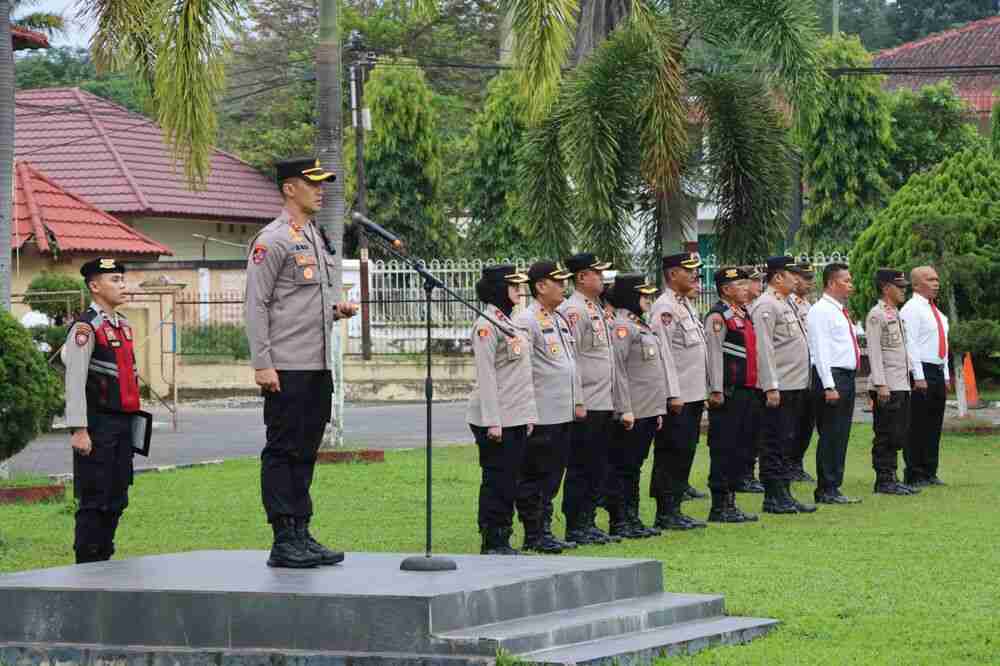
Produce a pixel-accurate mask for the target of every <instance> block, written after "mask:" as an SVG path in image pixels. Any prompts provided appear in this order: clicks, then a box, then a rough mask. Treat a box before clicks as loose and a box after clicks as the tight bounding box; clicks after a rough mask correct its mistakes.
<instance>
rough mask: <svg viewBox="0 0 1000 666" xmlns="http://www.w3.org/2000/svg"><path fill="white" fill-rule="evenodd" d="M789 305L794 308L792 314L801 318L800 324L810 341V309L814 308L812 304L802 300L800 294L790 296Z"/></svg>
mask: <svg viewBox="0 0 1000 666" xmlns="http://www.w3.org/2000/svg"><path fill="white" fill-rule="evenodd" d="M788 304H789V305H790V306H792V312H794V313H795V316H796V317H798V318H799V323H801V324H802V330H803V331H805V332H806V340H807V341H808V340H809V325H808V323H807V322H808V317H809V308H811V307H812V303H810V302H809V301H807V300H806V299H804V298H802V297H801V296H799V295H798V294H790V295H789V296H788Z"/></svg>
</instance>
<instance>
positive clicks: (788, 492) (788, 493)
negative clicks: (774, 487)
mask: <svg viewBox="0 0 1000 666" xmlns="http://www.w3.org/2000/svg"><path fill="white" fill-rule="evenodd" d="M781 487H782V489H783V490H784V492H785V500H786V501H788V502H789V503H790V504H791V505H792V506H794V507H795V510H796V511H797V512H798V513H816V505H815V504H803V503H802V502H800V501H798V500H797V499H795V495H793V494H792V482H791V481H787V480H786V481H782V482H781Z"/></svg>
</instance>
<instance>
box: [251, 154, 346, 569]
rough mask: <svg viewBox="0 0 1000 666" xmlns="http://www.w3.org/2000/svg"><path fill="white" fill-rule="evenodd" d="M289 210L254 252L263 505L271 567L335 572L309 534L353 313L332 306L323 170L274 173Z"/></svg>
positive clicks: (294, 164) (315, 165) (329, 555)
mask: <svg viewBox="0 0 1000 666" xmlns="http://www.w3.org/2000/svg"><path fill="white" fill-rule="evenodd" d="M275 176H276V180H277V182H278V187H279V189H280V190H281V195H282V197H283V199H284V202H285V205H284V210H282V212H281V215H279V216H278V217H277V219H275V220H274V221H273V222H271V223H270V224H268V225H267V226H266V227H264V228H263V229H262V230H261V231H260V232H259V233H258V234H257V236H255V237H254V239H253V240H252V241H251V242H250V248H251V250H250V256H249V257H248V258H247V291H246V318H247V337H248V338H249V339H250V357H251V361H252V363H253V367H254V380H255V381H256V383H257V385H258V386H260V387H261V390H262V392H263V395H264V424H265V425H266V426H267V444H266V445H265V446H264V450H263V452H262V453H261V473H260V477H261V496H262V499H263V502H264V511H265V512H266V513H267V520H268V522H269V523H270V524H271V527H272V529H273V531H274V544H273V545H272V547H271V554H270V557H269V558H268V560H267V564H268V566H272V567H291V568H306V567H313V566H317V565H320V564H323V565H331V564H336V563H338V562H341V561H342V560H343V559H344V554H343V553H341V552H338V551H333V550H330V549H329V548H327V547H326V546H323V545H322V544H320V543H319V542H318V541H316V539H314V538H313V536H312V534H311V533H310V532H309V522H310V519H311V518H312V514H313V505H312V499H311V498H310V496H309V487H310V486H311V484H312V479H313V468H314V467H315V465H316V454H317V452H318V450H319V446H320V443H321V442H322V440H323V432H324V430H325V429H326V424H327V423H328V422H329V420H330V409H331V405H332V395H333V378H332V375H331V366H330V350H329V349H328V346H329V339H330V335H331V333H332V331H333V323H334V322H335V321H337V320H338V319H341V318H344V317H351V316H354V314H355V312H356V311H357V307H356V306H355V305H354V304H352V303H346V302H338V300H337V294H336V293H335V292H334V289H333V275H334V262H335V259H334V254H335V252H336V250H335V249H334V247H333V245H332V243H330V242H329V239H328V238H327V237H326V234H325V232H324V231H323V230H322V229H320V228H319V227H317V225H316V224H315V223H314V222H313V220H312V216H313V215H314V214H315V213H316V212H317V211H318V210H319V209H320V208H321V207H322V203H323V183H324V182H326V181H328V180H330V179H332V178H335V177H336V176H334V174H333V173H331V172H329V171H327V170H325V169H324V168H323V167H322V166H321V165H320V163H319V160H313V159H294V160H288V161H284V162H279V163H277V164H275Z"/></svg>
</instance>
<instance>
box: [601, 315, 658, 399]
mask: <svg viewBox="0 0 1000 666" xmlns="http://www.w3.org/2000/svg"><path fill="white" fill-rule="evenodd" d="M615 315H616V317H615V323H614V335H613V338H612V340H613V343H612V344H613V345H614V349H615V354H616V355H617V356H618V365H619V367H620V368H621V370H622V374H623V375H624V380H625V381H623V382H622V401H621V409H622V413H627V412H632V415H633V416H634V417H635V418H636V419H645V418H649V417H650V416H660V415H661V414H666V413H667V365H666V362H665V360H664V356H663V345H662V343H661V342H660V338H659V336H657V335H656V334H655V333H653V329H651V328H650V327H649V325H648V324H647V323H646V322H644V321H643V320H642V319H640V318H639V317H637V316H635V314H633V313H632V312H629V311H628V310H623V309H619V310H618V311H617V312H616V313H615Z"/></svg>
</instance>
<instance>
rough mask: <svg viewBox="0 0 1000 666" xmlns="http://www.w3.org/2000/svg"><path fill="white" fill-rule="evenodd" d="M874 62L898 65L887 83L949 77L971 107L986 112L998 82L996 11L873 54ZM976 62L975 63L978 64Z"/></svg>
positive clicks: (918, 83)
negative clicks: (978, 19)
mask: <svg viewBox="0 0 1000 666" xmlns="http://www.w3.org/2000/svg"><path fill="white" fill-rule="evenodd" d="M872 65H873V66H874V67H876V68H892V69H898V70H900V71H899V72H893V73H890V74H889V75H888V79H887V81H886V88H887V89H889V90H896V89H898V88H910V89H912V90H915V91H916V90H919V89H920V88H921V87H923V86H925V85H929V84H933V83H938V82H940V81H943V80H946V79H948V80H951V81H952V83H953V84H954V86H955V90H956V91H957V92H958V94H959V96H961V98H962V99H963V100H965V102H966V104H968V106H969V109H970V111H972V112H973V113H976V114H979V115H980V116H981V117H982V116H987V117H988V116H989V113H990V111H991V109H992V108H993V103H994V101H996V99H997V97H996V95H995V92H994V91H996V90H997V89H998V88H1000V71H997V70H995V69H986V67H987V66H991V65H992V66H997V65H1000V16H991V17H990V18H985V19H982V20H980V21H972V22H971V23H967V24H966V25H964V26H961V27H959V28H955V29H953V30H946V31H944V32H939V33H936V34H933V35H928V36H927V37H924V38H922V39H918V40H915V41H912V42H907V43H906V44H901V45H899V46H897V47H895V48H891V49H887V50H885V51H881V52H879V53H877V54H875V58H874V61H873V63H872ZM977 68H979V69H977Z"/></svg>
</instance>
